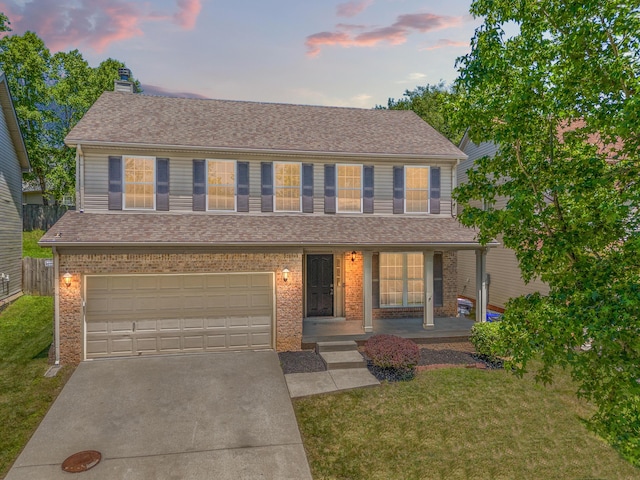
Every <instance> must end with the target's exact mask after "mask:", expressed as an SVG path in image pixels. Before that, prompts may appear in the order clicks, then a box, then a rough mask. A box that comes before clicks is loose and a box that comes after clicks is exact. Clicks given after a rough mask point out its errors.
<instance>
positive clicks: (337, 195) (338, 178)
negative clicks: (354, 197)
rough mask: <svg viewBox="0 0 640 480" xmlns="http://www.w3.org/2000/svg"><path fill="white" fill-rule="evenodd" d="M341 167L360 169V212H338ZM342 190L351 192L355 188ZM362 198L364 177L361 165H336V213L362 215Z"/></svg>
mask: <svg viewBox="0 0 640 480" xmlns="http://www.w3.org/2000/svg"><path fill="white" fill-rule="evenodd" d="M341 167H358V168H359V169H360V210H359V211H355V210H349V211H343V210H340V190H341V189H340V168H341ZM342 190H353V191H355V190H356V189H355V188H350V189H342ZM363 196H364V177H363V165H362V164H359V163H337V164H336V213H362V200H363Z"/></svg>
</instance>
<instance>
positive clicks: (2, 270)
mask: <svg viewBox="0 0 640 480" xmlns="http://www.w3.org/2000/svg"><path fill="white" fill-rule="evenodd" d="M0 108H1V110H2V112H1V115H0V304H2V303H3V302H4V301H6V300H7V299H8V298H9V297H13V296H15V295H17V294H19V293H20V292H22V173H23V172H26V171H28V170H29V158H28V156H27V150H26V148H25V145H24V140H23V139H22V134H21V133H20V127H19V125H18V118H17V117H16V112H15V110H14V108H13V102H12V101H11V94H10V93H9V87H8V86H7V79H6V77H5V76H4V73H0Z"/></svg>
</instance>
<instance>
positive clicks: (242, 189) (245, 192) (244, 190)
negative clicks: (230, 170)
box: [236, 162, 249, 212]
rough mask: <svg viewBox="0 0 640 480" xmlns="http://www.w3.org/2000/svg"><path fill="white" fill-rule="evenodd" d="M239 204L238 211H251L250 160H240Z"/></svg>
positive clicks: (238, 166)
mask: <svg viewBox="0 0 640 480" xmlns="http://www.w3.org/2000/svg"><path fill="white" fill-rule="evenodd" d="M237 168H238V186H237V189H238V190H237V191H238V194H237V205H236V209H237V210H238V212H248V211H249V162H238V163H237Z"/></svg>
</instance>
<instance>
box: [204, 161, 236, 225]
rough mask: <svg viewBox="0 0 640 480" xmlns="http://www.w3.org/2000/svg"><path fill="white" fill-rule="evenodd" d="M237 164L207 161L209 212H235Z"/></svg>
mask: <svg viewBox="0 0 640 480" xmlns="http://www.w3.org/2000/svg"><path fill="white" fill-rule="evenodd" d="M235 209H236V162H235V161H234V160H207V210H218V211H231V212H233V211H235Z"/></svg>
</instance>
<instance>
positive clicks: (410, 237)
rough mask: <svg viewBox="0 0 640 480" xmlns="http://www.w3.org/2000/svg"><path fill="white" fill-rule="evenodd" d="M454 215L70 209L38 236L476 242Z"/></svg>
mask: <svg viewBox="0 0 640 480" xmlns="http://www.w3.org/2000/svg"><path fill="white" fill-rule="evenodd" d="M475 237H476V232H475V231H474V230H472V229H469V228H465V227H463V226H461V225H460V224H459V223H458V222H457V221H456V220H455V219H454V218H430V219H425V218H420V217H409V216H398V217H375V216H367V215H359V216H355V215H354V216H343V215H249V214H245V215H243V214H236V215H214V214H194V213H179V214H177V213H123V212H119V213H82V212H76V211H69V212H67V213H65V215H64V216H63V217H62V218H61V219H60V220H58V222H57V223H56V224H55V225H54V226H53V227H51V228H50V229H49V231H48V232H47V233H46V234H45V235H44V236H43V237H42V239H41V240H40V244H41V245H43V246H52V245H106V244H109V245H113V246H117V245H140V246H144V245H149V246H152V245H156V246H157V245H166V246H198V245H209V246H233V245H237V246H292V247H295V246H298V247H308V246H344V245H349V246H378V247H384V246H390V247H391V246H414V247H416V246H422V245H424V246H428V245H459V246H463V245H476V246H477V241H476V238H475Z"/></svg>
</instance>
